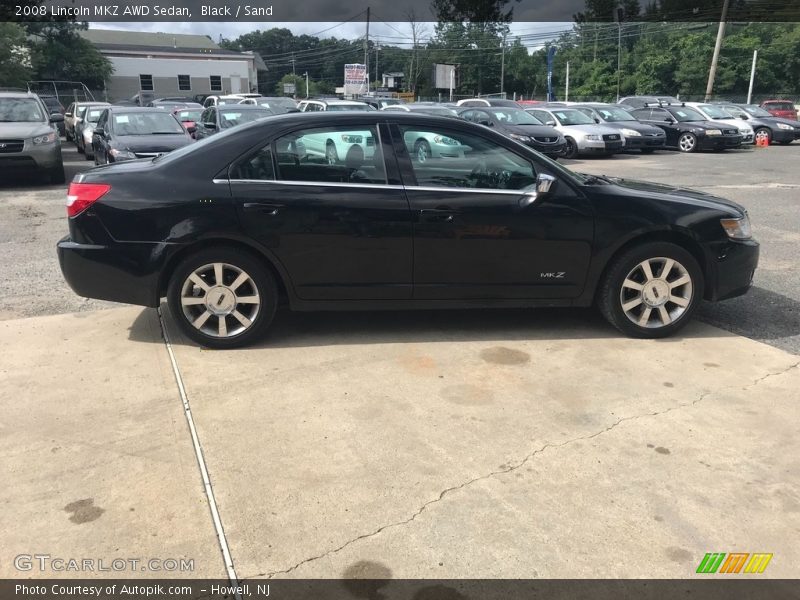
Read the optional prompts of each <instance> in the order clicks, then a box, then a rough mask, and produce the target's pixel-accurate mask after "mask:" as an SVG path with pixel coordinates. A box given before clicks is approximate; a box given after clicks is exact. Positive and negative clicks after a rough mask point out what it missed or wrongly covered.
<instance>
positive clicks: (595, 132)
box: [525, 107, 625, 158]
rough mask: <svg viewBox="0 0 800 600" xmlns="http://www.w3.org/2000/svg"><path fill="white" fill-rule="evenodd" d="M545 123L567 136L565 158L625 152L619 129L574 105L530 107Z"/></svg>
mask: <svg viewBox="0 0 800 600" xmlns="http://www.w3.org/2000/svg"><path fill="white" fill-rule="evenodd" d="M525 110H526V112H529V113H530V114H532V115H533V116H534V117H536V118H537V119H539V121H541V122H542V123H544V124H545V125H551V126H552V127H555V129H556V130H557V131H558V132H559V133H560V134H561V135H563V136H564V140H565V142H566V146H565V149H564V157H565V158H575V157H577V156H578V155H580V154H594V155H597V154H600V155H603V156H611V155H612V154H616V153H617V152H622V150H623V148H624V146H625V138H624V137H623V135H622V134H621V133H620V132H619V131H618V130H616V129H612V128H611V127H606V126H605V125H598V124H597V123H595V122H594V119H591V118H589V117H587V116H586V115H585V114H583V113H582V112H580V111H579V110H576V109H574V108H569V107H568V108H559V107H551V108H547V107H544V108H526V109H525Z"/></svg>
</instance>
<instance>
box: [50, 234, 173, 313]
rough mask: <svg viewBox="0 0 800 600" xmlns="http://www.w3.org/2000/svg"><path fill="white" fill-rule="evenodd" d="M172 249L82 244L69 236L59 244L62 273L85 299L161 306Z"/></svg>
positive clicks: (152, 245)
mask: <svg viewBox="0 0 800 600" xmlns="http://www.w3.org/2000/svg"><path fill="white" fill-rule="evenodd" d="M171 247H172V246H170V245H167V244H160V243H146V242H125V243H120V242H113V243H111V244H108V245H99V244H79V243H76V242H73V241H72V240H71V239H70V237H69V236H67V237H65V238H63V239H61V240H60V241H59V242H58V244H57V251H58V262H59V264H60V266H61V273H62V274H63V275H64V279H65V280H66V282H67V284H69V287H71V288H72V290H73V291H74V292H75V293H76V294H78V295H79V296H82V297H84V298H96V299H98V300H109V301H111V302H123V303H125V304H138V305H140V306H151V307H155V306H158V303H159V300H160V297H159V273H160V272H161V268H162V266H163V265H164V264H165V261H166V257H167V250H168V249H169V248H171Z"/></svg>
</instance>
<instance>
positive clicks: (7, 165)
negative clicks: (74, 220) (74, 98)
mask: <svg viewBox="0 0 800 600" xmlns="http://www.w3.org/2000/svg"><path fill="white" fill-rule="evenodd" d="M63 121H64V116H63V115H62V114H60V113H53V114H48V112H47V107H46V106H45V105H44V103H43V102H42V101H41V99H40V98H39V97H38V96H37V95H36V94H31V93H29V92H0V171H13V172H17V173H18V172H21V171H32V172H35V173H41V174H42V175H43V176H44V177H45V178H47V179H48V180H49V182H50V183H64V180H65V178H64V163H63V161H62V159H61V139H60V138H59V136H58V131H57V130H56V128H55V127H54V125H53V124H54V123H61V122H63Z"/></svg>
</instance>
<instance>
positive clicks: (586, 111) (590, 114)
mask: <svg viewBox="0 0 800 600" xmlns="http://www.w3.org/2000/svg"><path fill="white" fill-rule="evenodd" d="M575 110H577V111H578V112H582V113H583V114H585V115H586V116H587V117H589V118H590V119H594V117H595V114H594V111H593V110H592V109H591V108H583V107H580V106H576V107H575Z"/></svg>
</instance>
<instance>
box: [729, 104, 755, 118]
mask: <svg viewBox="0 0 800 600" xmlns="http://www.w3.org/2000/svg"><path fill="white" fill-rule="evenodd" d="M723 108H724V109H725V111H726V112H729V113H730V114H731V115H733V116H734V117H736V118H737V119H741V118H742V117H745V118H747V117H748V116H749V115H748V114H747V111H745V110H744V109H743V108H741V107H739V106H723Z"/></svg>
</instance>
